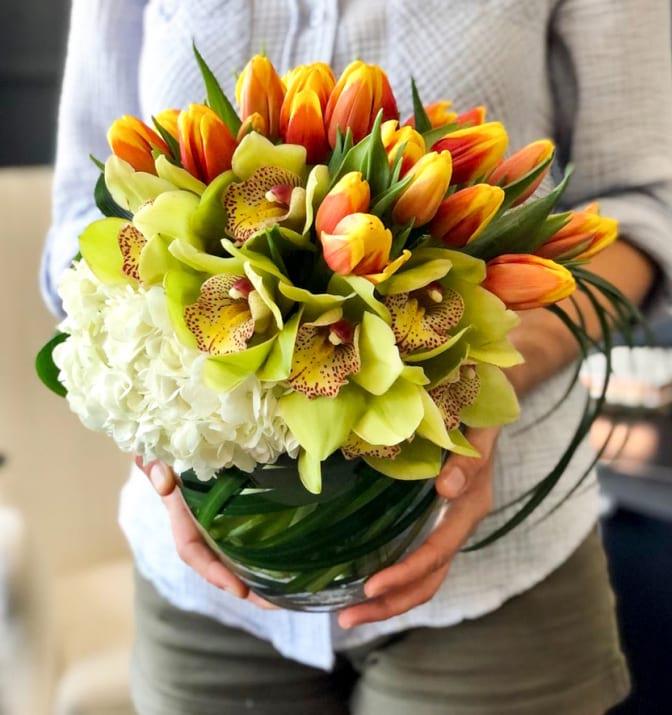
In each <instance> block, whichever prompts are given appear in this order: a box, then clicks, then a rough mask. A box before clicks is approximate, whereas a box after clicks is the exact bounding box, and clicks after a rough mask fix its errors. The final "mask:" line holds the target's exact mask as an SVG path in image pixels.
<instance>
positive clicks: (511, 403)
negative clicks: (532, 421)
mask: <svg viewBox="0 0 672 715" xmlns="http://www.w3.org/2000/svg"><path fill="white" fill-rule="evenodd" d="M475 369H476V374H477V375H478V379H479V382H480V389H479V393H478V396H477V397H476V399H475V400H474V401H473V402H472V403H471V404H469V405H467V406H466V407H465V408H463V409H462V411H461V413H460V417H461V419H462V422H464V424H466V425H468V426H469V427H497V426H500V425H505V424H509V423H510V422H515V421H516V420H517V419H518V417H519V416H520V406H519V405H518V398H517V397H516V393H515V391H514V389H513V386H512V385H511V383H510V382H509V380H508V379H507V377H506V375H505V374H504V373H503V372H502V371H501V370H500V369H499V368H498V367H495V366H494V365H476V367H475Z"/></svg>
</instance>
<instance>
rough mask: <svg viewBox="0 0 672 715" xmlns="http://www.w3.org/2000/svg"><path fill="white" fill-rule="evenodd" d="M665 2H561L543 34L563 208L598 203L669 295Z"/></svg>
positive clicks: (671, 135)
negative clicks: (565, 179) (566, 176)
mask: <svg viewBox="0 0 672 715" xmlns="http://www.w3.org/2000/svg"><path fill="white" fill-rule="evenodd" d="M670 25H671V18H670V2H669V0H647V2H646V9H644V8H643V6H642V3H641V0H618V2H613V1H612V0H560V2H559V3H558V6H557V10H556V14H555V17H554V23H553V32H552V35H551V48H552V49H551V67H552V79H553V83H554V89H555V98H556V103H557V105H556V110H557V116H558V118H559V121H558V155H559V159H560V161H561V162H572V163H573V165H574V174H573V176H572V178H571V180H570V184H569V187H568V189H567V191H566V193H565V196H564V201H565V202H566V204H567V206H577V205H582V204H586V203H588V202H589V201H593V200H597V201H599V203H600V206H601V210H602V213H603V214H605V215H609V216H613V217H614V218H616V219H618V221H619V224H620V233H621V236H622V237H623V238H625V239H626V240H627V241H629V242H630V243H633V244H634V245H636V246H637V247H638V248H640V249H641V250H642V251H644V252H645V253H646V254H648V255H649V256H650V257H651V258H652V259H653V260H654V261H655V262H656V263H657V264H658V266H659V267H660V269H661V276H662V285H661V286H657V289H658V290H657V293H658V295H659V296H660V295H663V296H664V297H665V298H666V299H667V300H669V298H670V296H671V295H672V290H670V287H671V285H672V131H671V129H672V46H671V43H670Z"/></svg>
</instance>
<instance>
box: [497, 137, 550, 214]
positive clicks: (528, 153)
mask: <svg viewBox="0 0 672 715" xmlns="http://www.w3.org/2000/svg"><path fill="white" fill-rule="evenodd" d="M554 151H555V144H554V143H553V142H552V141H551V140H550V139H539V140H538V141H535V142H532V143H531V144H528V145H527V146H525V147H523V148H522V149H519V150H518V151H517V152H514V153H513V154H512V155H511V156H510V157H509V158H508V159H504V160H503V161H501V162H500V163H499V164H498V165H497V166H496V167H495V168H494V169H493V171H492V173H491V174H490V176H488V183H489V184H498V185H499V186H507V185H508V184H512V183H513V182H515V181H518V179H521V178H522V177H523V176H525V175H526V174H529V173H530V172H531V171H533V170H534V169H536V168H537V167H538V166H540V165H541V164H543V163H544V162H546V161H548V160H549V159H550V158H551V157H552V156H553V152H554ZM550 168H551V165H550V163H549V164H548V166H547V167H546V168H545V169H544V171H542V172H541V174H539V176H538V177H537V178H536V179H535V180H534V181H533V182H532V183H531V184H530V185H529V186H528V187H527V189H525V191H524V192H523V193H522V194H521V195H520V196H519V197H518V198H517V199H516V200H515V201H514V202H513V206H517V205H518V204H522V203H523V202H524V201H525V200H526V199H527V198H529V197H530V196H531V195H532V194H533V193H534V192H535V191H536V190H537V188H538V187H539V184H541V182H542V181H543V180H544V177H545V176H546V174H548V172H549V171H550Z"/></svg>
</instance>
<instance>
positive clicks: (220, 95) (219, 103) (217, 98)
mask: <svg viewBox="0 0 672 715" xmlns="http://www.w3.org/2000/svg"><path fill="white" fill-rule="evenodd" d="M192 47H193V49H194V55H195V56H196V61H197V62H198V66H199V68H200V70H201V76H202V77H203V82H204V84H205V89H206V92H207V94H208V104H209V105H210V107H211V108H212V109H213V111H214V112H215V113H216V114H217V116H218V117H219V118H220V119H221V120H222V121H223V122H224V124H226V126H227V127H228V128H229V131H230V132H231V134H233V136H234V137H235V136H237V135H238V130H239V129H240V125H241V124H242V122H241V121H240V117H239V116H238V115H237V114H236V110H235V109H234V108H233V105H232V104H231V102H230V101H229V99H228V97H227V96H226V95H225V94H224V91H223V90H222V88H221V86H220V84H219V82H218V81H217V78H216V77H215V75H214V74H213V72H212V70H211V69H210V67H208V65H207V64H206V62H205V60H204V59H203V57H202V56H201V53H200V52H199V51H198V50H197V49H196V44H195V43H193V44H192Z"/></svg>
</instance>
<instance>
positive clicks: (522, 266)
mask: <svg viewBox="0 0 672 715" xmlns="http://www.w3.org/2000/svg"><path fill="white" fill-rule="evenodd" d="M482 285H483V287H484V288H486V289H487V290H489V291H490V292H491V293H494V294H495V295H496V296H497V297H498V298H500V299H501V300H502V301H503V302H504V303H505V304H506V306H507V308H511V309H512V310H529V309H531V308H541V307H543V306H545V305H550V304H551V303H557V302H558V301H560V300H562V299H563V298H566V297H567V296H569V295H571V294H572V293H573V292H574V289H575V287H576V283H575V281H574V276H572V274H571V273H570V272H569V271H568V270H567V269H566V268H565V267H564V266H561V265H560V264H558V263H555V262H554V261H549V260H547V259H545V258H540V257H539V256H533V255H530V254H528V253H515V254H507V255H503V256H498V257H497V258H494V259H493V260H491V261H488V264H487V275H486V278H485V280H484V281H483V283H482Z"/></svg>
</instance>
